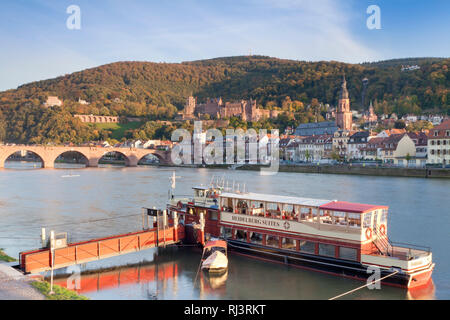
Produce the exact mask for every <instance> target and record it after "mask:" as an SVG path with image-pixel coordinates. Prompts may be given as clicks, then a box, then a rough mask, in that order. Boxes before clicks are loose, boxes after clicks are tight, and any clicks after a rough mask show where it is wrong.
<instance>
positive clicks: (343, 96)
mask: <svg viewBox="0 0 450 320" xmlns="http://www.w3.org/2000/svg"><path fill="white" fill-rule="evenodd" d="M340 99H348V90H347V80H345V73H344V75H343V76H342V86H341V96H340Z"/></svg>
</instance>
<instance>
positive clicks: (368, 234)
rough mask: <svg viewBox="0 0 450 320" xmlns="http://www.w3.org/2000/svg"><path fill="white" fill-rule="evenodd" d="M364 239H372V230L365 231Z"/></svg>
mask: <svg viewBox="0 0 450 320" xmlns="http://www.w3.org/2000/svg"><path fill="white" fill-rule="evenodd" d="M366 238H367V240H370V239H372V229H370V228H367V229H366Z"/></svg>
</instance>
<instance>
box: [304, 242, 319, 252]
mask: <svg viewBox="0 0 450 320" xmlns="http://www.w3.org/2000/svg"><path fill="white" fill-rule="evenodd" d="M300 251H303V252H306V253H316V243H315V242H312V241H306V240H301V241H300Z"/></svg>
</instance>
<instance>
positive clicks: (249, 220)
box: [231, 216, 290, 230]
mask: <svg viewBox="0 0 450 320" xmlns="http://www.w3.org/2000/svg"><path fill="white" fill-rule="evenodd" d="M231 220H233V221H235V222H245V223H253V224H259V225H264V226H269V227H281V225H280V223H279V222H278V221H273V220H267V219H261V218H254V217H244V216H231ZM284 227H285V228H286V230H287V229H289V227H290V226H288V227H286V226H284Z"/></svg>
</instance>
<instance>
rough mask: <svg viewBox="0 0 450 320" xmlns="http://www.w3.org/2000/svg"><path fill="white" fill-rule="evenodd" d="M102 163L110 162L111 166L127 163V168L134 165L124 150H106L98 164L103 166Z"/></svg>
mask: <svg viewBox="0 0 450 320" xmlns="http://www.w3.org/2000/svg"><path fill="white" fill-rule="evenodd" d="M101 162H109V163H110V164H115V163H114V162H116V163H117V164H121V163H122V162H123V163H125V166H127V167H129V166H132V165H133V161H132V160H131V159H130V156H129V155H127V154H126V152H124V151H122V150H116V149H113V150H106V151H105V152H104V153H103V154H102V155H101V156H100V157H99V158H98V161H97V164H102V163H101Z"/></svg>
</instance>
